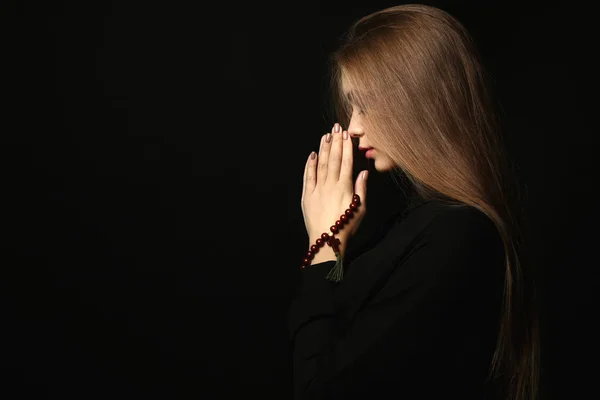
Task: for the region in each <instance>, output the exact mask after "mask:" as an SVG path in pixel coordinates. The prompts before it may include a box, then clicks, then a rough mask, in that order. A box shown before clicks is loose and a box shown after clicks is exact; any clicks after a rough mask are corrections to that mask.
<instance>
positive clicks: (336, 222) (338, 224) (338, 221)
mask: <svg viewBox="0 0 600 400" xmlns="http://www.w3.org/2000/svg"><path fill="white" fill-rule="evenodd" d="M335 226H337V227H338V228H342V227H343V226H344V223H343V222H342V221H340V220H339V219H338V220H337V221H335Z"/></svg>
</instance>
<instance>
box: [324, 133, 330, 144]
mask: <svg viewBox="0 0 600 400" xmlns="http://www.w3.org/2000/svg"><path fill="white" fill-rule="evenodd" d="M325 141H326V142H327V143H329V142H331V133H328V134H327V137H326V138H325Z"/></svg>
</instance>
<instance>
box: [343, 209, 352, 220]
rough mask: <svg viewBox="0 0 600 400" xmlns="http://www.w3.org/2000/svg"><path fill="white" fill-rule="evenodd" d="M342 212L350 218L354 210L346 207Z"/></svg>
mask: <svg viewBox="0 0 600 400" xmlns="http://www.w3.org/2000/svg"><path fill="white" fill-rule="evenodd" d="M344 214H346V215H347V216H348V218H352V214H354V211H352V210H351V209H349V208H347V209H346V211H344Z"/></svg>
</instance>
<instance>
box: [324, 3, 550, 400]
mask: <svg viewBox="0 0 600 400" xmlns="http://www.w3.org/2000/svg"><path fill="white" fill-rule="evenodd" d="M330 62H331V72H332V73H331V87H332V96H333V102H332V104H333V106H334V112H335V113H336V117H337V120H338V121H340V122H341V123H342V125H343V126H348V123H349V120H350V117H351V115H352V108H353V107H360V108H361V109H362V110H364V111H365V118H363V127H364V128H365V131H366V132H367V133H368V136H369V141H370V144H372V145H373V147H375V148H379V149H383V151H384V152H385V153H386V155H388V156H389V157H390V158H391V159H393V160H394V162H395V164H396V166H397V167H396V170H395V172H401V173H402V174H404V175H405V176H406V177H407V178H408V179H410V181H411V183H412V184H413V186H414V188H416V190H417V193H418V195H420V196H421V197H422V198H424V199H434V198H437V199H450V201H451V202H456V203H459V204H460V203H462V204H467V205H470V206H473V207H475V208H477V209H479V210H480V211H482V212H484V213H485V214H486V215H487V216H488V217H489V218H490V219H491V220H492V221H493V222H494V223H495V225H496V227H497V229H498V231H499V232H500V234H501V236H502V240H503V242H504V248H505V254H506V283H505V289H504V308H503V315H502V319H501V321H500V331H499V335H498V340H497V347H496V351H495V353H494V357H493V360H492V363H491V365H490V374H489V377H488V378H489V379H494V380H497V381H500V382H504V384H505V385H504V387H505V388H506V389H505V390H506V394H507V396H508V398H509V399H514V400H533V399H536V398H537V395H538V380H539V378H538V377H539V369H540V366H539V342H540V341H539V327H538V314H537V308H536V306H535V304H536V302H535V287H534V285H533V280H532V277H531V271H530V270H529V269H530V268H531V266H530V265H529V264H528V263H527V262H525V250H526V246H525V245H524V226H523V220H524V219H523V217H522V209H521V207H520V205H519V199H518V188H517V183H516V181H515V179H516V175H515V174H514V172H515V171H514V165H513V164H512V163H511V161H510V159H509V157H508V156H507V153H506V150H505V147H504V143H503V140H502V136H501V133H500V129H499V119H498V117H497V113H496V112H495V108H496V107H495V103H494V101H493V96H492V95H491V93H490V89H491V86H490V85H489V83H488V81H489V78H488V77H487V76H486V74H485V71H484V69H483V67H482V63H481V61H480V57H479V55H478V52H477V50H476V46H475V44H474V42H473V40H472V39H471V37H470V35H469V34H468V32H467V31H466V29H465V28H464V27H463V26H462V25H461V24H460V23H459V22H458V21H457V20H456V19H455V18H453V17H452V16H451V15H449V14H448V13H446V12H444V11H442V10H440V9H438V8H435V7H431V6H425V5H401V6H396V7H391V8H387V9H384V10H381V11H377V12H375V13H373V14H370V15H368V16H365V17H363V18H361V19H359V20H358V21H356V22H355V23H354V24H353V25H352V26H351V28H350V29H349V31H348V33H347V35H346V36H345V38H344V41H343V43H342V44H341V46H340V47H339V49H337V51H335V52H334V53H333V54H332V55H331V59H330ZM345 87H350V88H352V89H353V91H352V94H351V96H349V95H348V93H345V92H344V90H345V89H344V88H345ZM474 301H476V299H474Z"/></svg>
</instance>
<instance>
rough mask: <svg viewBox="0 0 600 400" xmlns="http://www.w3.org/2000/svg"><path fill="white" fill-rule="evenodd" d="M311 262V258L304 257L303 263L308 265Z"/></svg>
mask: <svg viewBox="0 0 600 400" xmlns="http://www.w3.org/2000/svg"><path fill="white" fill-rule="evenodd" d="M308 264H310V260H309V259H308V258H306V257H304V260H302V265H308Z"/></svg>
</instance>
